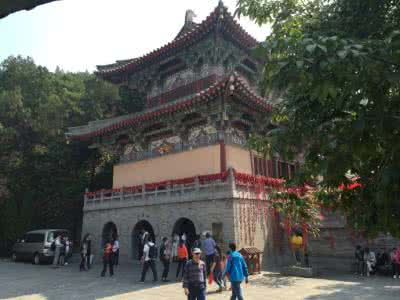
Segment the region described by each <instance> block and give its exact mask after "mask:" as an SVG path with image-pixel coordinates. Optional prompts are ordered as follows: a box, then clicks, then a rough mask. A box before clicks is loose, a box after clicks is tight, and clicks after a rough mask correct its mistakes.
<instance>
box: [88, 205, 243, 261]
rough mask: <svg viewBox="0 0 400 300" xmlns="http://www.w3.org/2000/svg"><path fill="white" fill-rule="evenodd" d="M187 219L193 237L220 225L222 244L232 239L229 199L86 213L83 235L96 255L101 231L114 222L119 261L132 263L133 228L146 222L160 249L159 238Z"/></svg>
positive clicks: (99, 244) (99, 248)
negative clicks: (192, 224) (183, 219)
mask: <svg viewBox="0 0 400 300" xmlns="http://www.w3.org/2000/svg"><path fill="white" fill-rule="evenodd" d="M180 218H187V219H189V220H191V221H192V222H193V223H194V226H195V228H196V233H197V234H200V233H202V232H204V231H212V228H213V225H212V224H213V223H214V227H218V225H217V226H216V225H215V224H218V223H220V224H221V223H222V234H221V235H220V236H221V239H222V240H223V242H224V243H227V242H228V241H231V240H233V239H234V235H235V233H234V225H233V202H232V199H219V200H202V201H188V202H179V203H168V204H156V205H146V206H135V207H126V208H114V209H104V210H92V211H85V213H84V218H83V229H82V233H83V234H85V233H91V234H92V236H93V237H94V241H93V242H92V245H93V251H94V253H95V254H97V255H98V254H99V251H100V250H101V247H102V246H101V244H102V231H103V227H104V225H105V224H107V223H108V222H113V223H114V224H115V225H116V226H117V229H118V235H119V240H120V244H121V250H120V256H121V259H132V253H133V249H132V234H133V230H134V227H135V225H136V224H137V223H138V222H139V221H141V220H146V221H148V222H149V223H150V224H151V225H152V227H153V229H154V234H155V237H156V242H157V244H158V245H159V244H160V241H161V239H162V237H164V236H167V237H171V235H172V231H173V228H174V225H175V223H176V222H177V221H178V220H179V219H180Z"/></svg>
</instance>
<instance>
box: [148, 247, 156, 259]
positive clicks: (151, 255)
mask: <svg viewBox="0 0 400 300" xmlns="http://www.w3.org/2000/svg"><path fill="white" fill-rule="evenodd" d="M157 254H158V251H157V247H156V245H153V246H150V245H149V258H150V259H156V258H157Z"/></svg>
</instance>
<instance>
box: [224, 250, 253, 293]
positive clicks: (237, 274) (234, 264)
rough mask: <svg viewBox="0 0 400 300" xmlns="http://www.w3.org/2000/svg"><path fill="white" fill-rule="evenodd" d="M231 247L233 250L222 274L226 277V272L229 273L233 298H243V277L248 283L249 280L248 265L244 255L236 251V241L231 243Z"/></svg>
mask: <svg viewBox="0 0 400 300" xmlns="http://www.w3.org/2000/svg"><path fill="white" fill-rule="evenodd" d="M229 248H230V249H231V251H232V252H231V255H230V257H229V259H228V263H227V264H226V267H225V270H224V273H223V274H222V276H223V277H224V276H225V274H227V273H229V277H230V281H231V288H232V297H231V300H236V299H237V300H243V292H242V288H241V286H240V285H241V283H242V281H243V279H245V282H246V283H248V282H249V280H248V276H249V273H248V271H247V265H246V262H245V261H244V258H243V256H242V255H241V254H240V253H239V252H238V251H236V244H235V243H230V244H229Z"/></svg>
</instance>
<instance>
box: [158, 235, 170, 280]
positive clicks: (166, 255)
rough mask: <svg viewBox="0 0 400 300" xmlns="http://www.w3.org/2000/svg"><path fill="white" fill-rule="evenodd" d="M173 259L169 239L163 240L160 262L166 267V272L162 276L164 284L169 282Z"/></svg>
mask: <svg viewBox="0 0 400 300" xmlns="http://www.w3.org/2000/svg"><path fill="white" fill-rule="evenodd" d="M170 259H171V250H170V246H169V241H168V238H167V237H164V238H163V239H162V245H161V247H160V261H161V262H162V264H163V266H164V270H163V273H162V276H161V280H162V281H163V282H168V280H167V278H168V273H169V264H170Z"/></svg>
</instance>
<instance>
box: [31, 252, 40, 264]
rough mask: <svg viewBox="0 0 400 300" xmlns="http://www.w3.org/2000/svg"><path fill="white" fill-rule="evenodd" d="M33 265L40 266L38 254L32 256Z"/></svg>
mask: <svg viewBox="0 0 400 300" xmlns="http://www.w3.org/2000/svg"><path fill="white" fill-rule="evenodd" d="M33 264H34V265H39V264H40V256H39V254H38V253H35V255H34V256H33Z"/></svg>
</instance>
